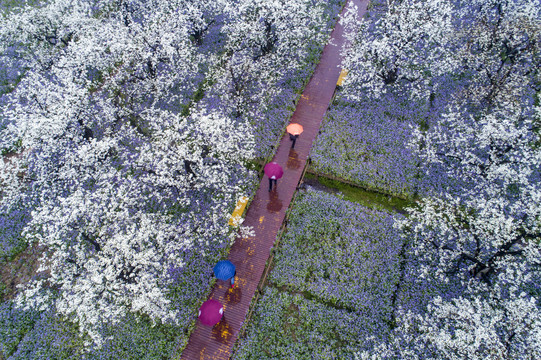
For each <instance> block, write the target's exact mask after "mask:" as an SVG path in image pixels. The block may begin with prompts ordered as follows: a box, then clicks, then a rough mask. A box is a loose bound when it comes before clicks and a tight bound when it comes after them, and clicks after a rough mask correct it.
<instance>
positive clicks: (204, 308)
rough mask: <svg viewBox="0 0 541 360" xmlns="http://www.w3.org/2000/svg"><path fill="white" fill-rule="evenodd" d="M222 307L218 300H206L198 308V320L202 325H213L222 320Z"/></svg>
mask: <svg viewBox="0 0 541 360" xmlns="http://www.w3.org/2000/svg"><path fill="white" fill-rule="evenodd" d="M223 315H224V307H223V306H222V304H221V303H220V302H219V301H216V300H207V301H205V302H204V303H203V305H201V307H200V308H199V320H201V323H203V325H207V326H214V325H216V324H217V323H219V322H220V320H222V316H223Z"/></svg>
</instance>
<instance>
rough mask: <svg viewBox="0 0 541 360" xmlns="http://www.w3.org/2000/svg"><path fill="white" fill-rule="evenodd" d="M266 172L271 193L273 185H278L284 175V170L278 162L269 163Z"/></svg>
mask: <svg viewBox="0 0 541 360" xmlns="http://www.w3.org/2000/svg"><path fill="white" fill-rule="evenodd" d="M263 171H264V172H265V175H267V176H268V177H269V192H270V191H271V190H272V183H273V182H274V185H275V186H277V185H278V181H277V180H278V179H280V178H281V177H282V175H284V169H282V167H281V166H280V164H278V163H277V162H275V161H273V162H271V163H268V164H267V165H265V168H264V169H263Z"/></svg>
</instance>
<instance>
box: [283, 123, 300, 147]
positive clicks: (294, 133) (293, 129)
mask: <svg viewBox="0 0 541 360" xmlns="http://www.w3.org/2000/svg"><path fill="white" fill-rule="evenodd" d="M286 130H287V132H288V134H289V140H291V141H292V143H291V148H292V149H294V148H295V142H296V141H297V139H298V138H299V135H300V134H302V131H303V130H304V129H303V127H302V125H301V124H297V123H291V124H289V125H288V126H287V127H286Z"/></svg>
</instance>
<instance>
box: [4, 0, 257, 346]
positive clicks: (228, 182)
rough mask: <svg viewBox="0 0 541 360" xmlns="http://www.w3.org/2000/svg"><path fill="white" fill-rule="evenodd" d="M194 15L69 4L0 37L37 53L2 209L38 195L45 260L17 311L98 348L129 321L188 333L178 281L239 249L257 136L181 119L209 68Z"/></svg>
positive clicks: (219, 120)
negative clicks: (30, 312) (179, 271)
mask: <svg viewBox="0 0 541 360" xmlns="http://www.w3.org/2000/svg"><path fill="white" fill-rule="evenodd" d="M183 3H184V2H181V1H179V2H176V3H171V2H159V1H156V2H153V1H140V2H139V1H112V2H103V3H99V4H98V5H99V6H98V7H93V4H90V3H85V2H82V3H81V2H70V1H65V0H57V1H51V2H50V3H48V4H46V5H43V6H42V7H38V8H34V9H28V10H27V11H20V12H19V13H18V15H17V16H16V17H14V18H11V19H9V20H8V19H3V20H2V24H1V28H2V29H3V30H2V36H3V37H4V38H9V39H11V40H12V41H13V43H18V44H19V45H20V46H21V48H22V49H27V51H28V52H27V53H26V54H23V53H18V54H17V55H18V56H22V57H24V59H25V61H26V64H27V65H26V74H25V76H24V77H23V78H22V80H21V81H20V83H19V84H18V85H17V87H16V89H15V90H14V91H13V92H12V93H11V94H10V95H9V98H8V103H7V105H6V106H5V109H4V110H5V111H4V118H3V123H4V129H3V130H2V132H1V134H0V138H1V140H0V141H1V145H2V148H3V149H9V151H10V152H11V154H13V155H15V156H12V157H10V161H9V162H0V166H2V168H1V169H0V170H1V174H2V198H1V201H2V203H1V206H2V207H3V208H9V206H11V202H12V201H15V200H17V192H20V189H21V186H22V187H23V188H24V189H25V191H27V192H28V193H31V194H33V195H34V196H35V197H36V198H37V199H38V200H37V204H36V207H35V209H34V211H33V212H32V218H31V221H30V222H29V224H28V225H27V226H26V227H25V229H24V236H25V237H26V238H27V239H28V241H29V242H37V243H39V244H40V245H41V246H43V247H44V248H45V252H44V254H43V258H42V259H41V267H40V271H41V272H42V276H41V277H39V278H37V279H35V280H34V281H33V282H32V283H31V284H28V285H27V286H26V288H25V291H24V292H23V293H21V295H20V296H19V298H18V303H19V304H21V305H24V306H35V307H38V308H45V307H46V306H54V307H55V308H56V310H57V311H58V312H59V313H60V314H62V315H65V316H67V317H70V316H72V317H73V319H74V320H76V321H77V322H78V323H79V326H80V328H81V330H82V331H85V332H87V333H88V334H89V335H90V336H91V337H92V339H93V340H94V341H96V342H97V343H98V344H99V343H100V341H101V338H100V333H99V328H100V326H101V325H102V324H114V323H115V322H118V321H119V320H120V319H121V318H122V316H123V314H125V313H126V311H131V312H136V313H143V314H147V315H148V316H149V317H150V318H151V319H153V320H154V321H158V322H164V323H176V322H177V320H178V319H177V317H176V313H175V311H174V310H173V307H172V306H170V300H169V298H168V285H169V281H170V280H169V278H168V277H167V275H166V274H167V270H168V269H170V268H175V267H176V268H178V267H182V266H183V262H182V257H181V252H182V251H184V250H187V249H190V248H191V247H192V246H193V244H195V243H206V244H209V243H210V242H213V241H214V239H220V238H221V239H223V238H227V236H228V231H229V229H228V227H227V220H226V219H227V216H228V215H227V213H228V209H229V208H230V207H231V205H233V204H234V203H235V201H236V197H237V196H238V194H239V192H240V191H241V187H242V186H243V182H245V181H246V179H248V178H250V175H249V173H248V171H247V170H246V169H245V167H244V166H243V164H244V161H245V160H246V159H248V158H250V157H252V153H253V145H254V144H253V141H252V140H251V138H250V136H249V134H250V133H251V131H250V129H249V127H247V126H246V125H245V124H243V123H241V122H233V121H232V120H230V119H229V118H228V117H226V116H224V115H222V113H220V112H218V111H217V110H216V109H200V110H198V111H192V112H191V114H190V115H188V116H182V115H179V111H178V109H179V104H180V103H181V101H182V100H184V99H183V98H182V96H183V92H182V91H183V88H184V87H188V86H190V79H191V78H193V77H194V74H195V72H197V70H198V69H197V62H198V61H199V60H201V59H200V58H199V56H198V55H197V52H196V51H195V47H196V46H197V44H196V42H194V41H193V34H192V32H193V30H194V28H193V19H192V18H190V14H188V13H184V12H182V11H178V10H179V9H178V7H176V6H182V5H183ZM52 14H54V16H53V15H52ZM198 16H199V15H198ZM51 26H52V27H51ZM50 33H53V34H54V36H55V37H54V38H53V37H50V36H49V35H47V34H50ZM36 34H40V35H39V36H38V35H36ZM53 39H54V40H53ZM29 44H31V46H32V47H28V46H30V45H29ZM23 45H24V46H23ZM27 45H28V46H27ZM13 144H17V146H15V147H14V146H13Z"/></svg>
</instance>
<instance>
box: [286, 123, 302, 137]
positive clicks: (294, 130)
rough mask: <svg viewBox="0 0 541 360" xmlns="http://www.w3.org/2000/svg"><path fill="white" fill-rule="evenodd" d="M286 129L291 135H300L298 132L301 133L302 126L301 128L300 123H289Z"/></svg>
mask: <svg viewBox="0 0 541 360" xmlns="http://www.w3.org/2000/svg"><path fill="white" fill-rule="evenodd" d="M286 130H287V132H288V133H290V134H291V135H300V134H302V130H303V128H302V125H300V124H297V123H291V124H289V125H288V126H287V127H286Z"/></svg>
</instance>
